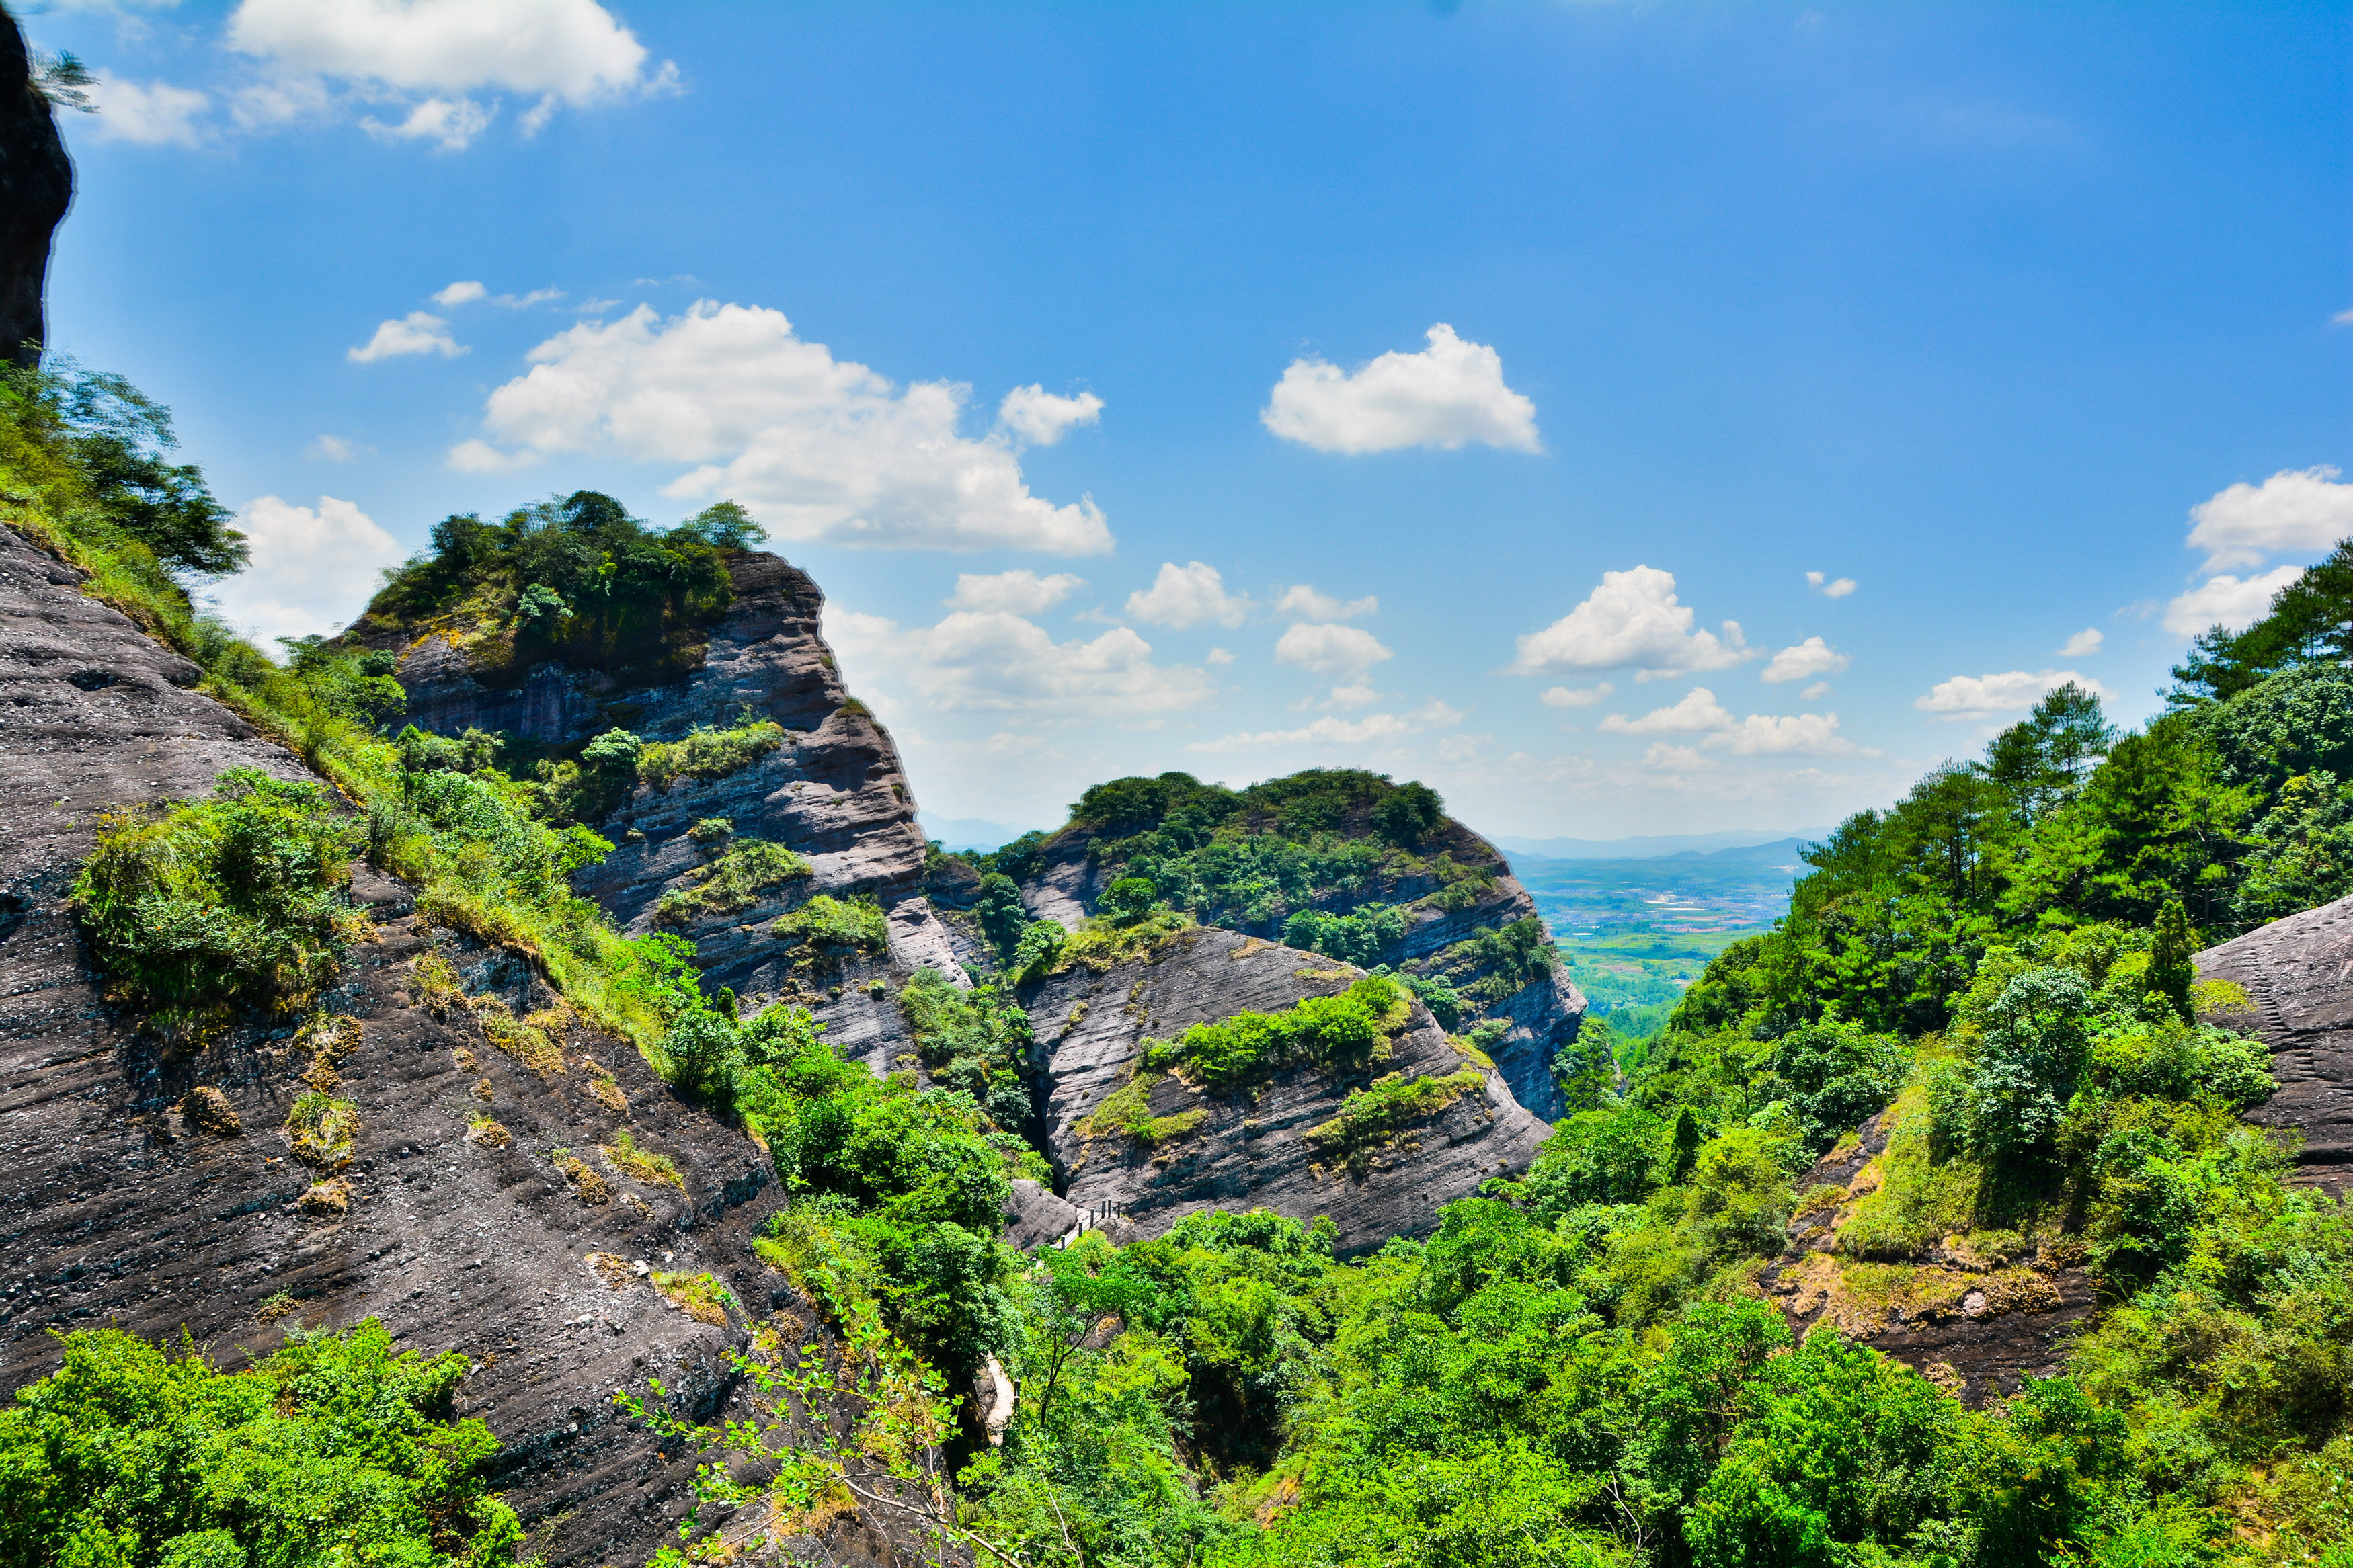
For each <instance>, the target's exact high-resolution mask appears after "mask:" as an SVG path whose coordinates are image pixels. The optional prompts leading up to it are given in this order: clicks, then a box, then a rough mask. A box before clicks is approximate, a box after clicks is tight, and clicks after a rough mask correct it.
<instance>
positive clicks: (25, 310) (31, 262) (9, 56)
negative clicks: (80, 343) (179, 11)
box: [0, 10, 73, 364]
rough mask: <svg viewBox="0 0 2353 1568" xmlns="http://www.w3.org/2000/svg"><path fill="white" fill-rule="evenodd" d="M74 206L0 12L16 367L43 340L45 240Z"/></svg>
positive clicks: (2, 227) (4, 298)
mask: <svg viewBox="0 0 2353 1568" xmlns="http://www.w3.org/2000/svg"><path fill="white" fill-rule="evenodd" d="M72 200H73V164H72V163H71V162H70V161H69V159H68V158H67V157H66V148H65V143H64V142H63V141H61V140H59V138H58V123H57V114H56V111H55V110H52V109H51V108H50V107H49V100H48V99H47V97H45V96H44V95H43V94H42V92H41V90H40V89H38V88H37V87H36V86H34V84H33V73H32V61H31V59H30V58H29V57H28V56H27V54H26V48H25V35H24V34H23V33H22V32H20V31H18V29H17V26H16V18H15V17H13V16H9V15H8V13H7V12H6V11H5V10H0V354H5V356H7V357H8V358H10V359H13V360H15V361H16V363H19V364H34V363H38V360H39V355H38V353H37V352H35V351H32V350H28V349H27V348H26V346H25V345H26V343H27V342H32V343H45V342H47V341H48V324H47V321H46V319H45V317H44V315H43V309H42V300H43V291H44V289H45V288H46V287H47V281H48V274H49V237H50V235H51V234H53V233H54V232H55V231H56V229H57V226H58V224H59V223H61V222H63V221H64V219H65V216H66V207H67V205H69V204H70V203H71V202H72Z"/></svg>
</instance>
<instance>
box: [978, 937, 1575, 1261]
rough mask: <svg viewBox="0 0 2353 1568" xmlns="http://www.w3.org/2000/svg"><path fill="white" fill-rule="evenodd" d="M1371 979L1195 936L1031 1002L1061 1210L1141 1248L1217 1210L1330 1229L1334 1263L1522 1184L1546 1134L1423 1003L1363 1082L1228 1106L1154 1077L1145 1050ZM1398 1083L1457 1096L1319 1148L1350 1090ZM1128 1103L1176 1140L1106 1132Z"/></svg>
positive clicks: (1360, 1077)
mask: <svg viewBox="0 0 2353 1568" xmlns="http://www.w3.org/2000/svg"><path fill="white" fill-rule="evenodd" d="M1362 974H1363V972H1362V971H1361V970H1356V969H1353V968H1350V967H1349V966H1348V965H1346V964H1343V963H1335V962H1334V961H1333V960H1331V959H1329V958H1324V957H1320V956H1318V955H1316V954H1314V953H1310V952H1299V951H1298V950H1297V949H1295V948H1288V947H1284V946H1282V945H1281V944H1280V943H1276V942H1267V941H1264V940H1263V939H1261V938H1258V937H1252V936H1246V935H1243V934H1242V933H1240V932H1238V931H1220V930H1218V929H1216V928H1214V927H1200V926H1197V927H1193V928H1190V929H1188V930H1186V931H1180V932H1178V933H1177V934H1176V936H1174V937H1172V938H1170V939H1169V940H1168V941H1167V942H1166V943H1165V944H1164V945H1162V946H1161V947H1160V948H1159V949H1158V950H1157V951H1156V952H1154V953H1153V954H1152V955H1151V956H1149V957H1147V958H1142V959H1137V960H1133V961H1131V962H1128V963H1120V964H1115V965H1113V966H1112V967H1110V968H1107V969H1105V970H1103V971H1101V972H1097V971H1094V970H1091V969H1088V968H1086V967H1084V966H1080V967H1076V968H1073V969H1071V971H1070V972H1068V973H1064V974H1060V975H1056V976H1053V977H1051V978H1050V979H1048V980H1046V981H1044V982H1041V983H1039V984H1037V985H1036V986H1035V987H1034V988H1031V987H1025V988H1024V990H1023V993H1022V999H1023V1001H1024V1003H1025V1004H1026V1005H1027V1006H1028V1008H1029V1016H1030V1024H1031V1027H1032V1029H1033V1030H1034V1031H1035V1033H1036V1035H1037V1037H1038V1040H1039V1051H1040V1052H1041V1054H1042V1055H1043V1057H1044V1058H1045V1064H1046V1073H1045V1081H1046V1083H1047V1085H1048V1086H1049V1087H1048V1089H1047V1104H1046V1107H1045V1118H1044V1120H1045V1123H1046V1127H1047V1131H1048V1138H1049V1140H1050V1144H1051V1148H1052V1152H1053V1158H1054V1163H1055V1165H1056V1167H1057V1171H1058V1173H1060V1175H1062V1176H1063V1177H1064V1181H1065V1185H1064V1194H1063V1195H1064V1196H1065V1198H1066V1199H1067V1200H1068V1201H1069V1202H1070V1203H1071V1204H1073V1205H1077V1206H1078V1207H1079V1208H1080V1209H1081V1210H1082V1211H1087V1210H1093V1209H1096V1208H1103V1207H1107V1208H1109V1209H1111V1210H1113V1211H1115V1212H1117V1213H1119V1214H1121V1215H1124V1216H1125V1217H1126V1218H1127V1219H1128V1220H1129V1221H1130V1222H1131V1223H1132V1224H1134V1226H1136V1227H1137V1228H1138V1229H1139V1231H1140V1232H1141V1233H1142V1234H1145V1235H1156V1234H1158V1233H1159V1232H1161V1231H1164V1230H1166V1229H1167V1228H1168V1226H1171V1225H1174V1224H1175V1223H1176V1221H1177V1220H1178V1219H1179V1218H1181V1217H1182V1216H1183V1215H1187V1214H1190V1213H1194V1212H1196V1211H1198V1210H1203V1209H1210V1208H1224V1209H1230V1210H1242V1209H1249V1208H1257V1207H1265V1208H1270V1209H1272V1210H1274V1211H1275V1212H1276V1213H1278V1214H1282V1215H1290V1216H1292V1217H1293V1218H1295V1219H1301V1220H1310V1219H1314V1218H1315V1217H1317V1216H1319V1215H1325V1216H1329V1217H1330V1218H1331V1219H1332V1220H1333V1222H1334V1223H1335V1225H1336V1226H1338V1227H1339V1234H1338V1236H1337V1237H1335V1245H1336V1246H1337V1247H1339V1249H1340V1250H1342V1251H1343V1252H1357V1251H1364V1250H1366V1249H1368V1248H1371V1247H1378V1246H1379V1245H1381V1243H1383V1242H1385V1241H1387V1240H1388V1238H1389V1237H1393V1236H1414V1235H1419V1234H1421V1233H1423V1232H1425V1231H1427V1230H1429V1229H1430V1228H1431V1227H1432V1226H1435V1225H1436V1224H1437V1220H1438V1209H1439V1206H1440V1205H1443V1204H1448V1203H1451V1202H1453V1201H1454V1200H1455V1199H1457V1198H1461V1197H1468V1196H1470V1195H1472V1194H1474V1193H1476V1192H1477V1191H1478V1190H1479V1187H1480V1185H1481V1184H1482V1183H1483V1182H1485V1181H1486V1180H1487V1179H1488V1178H1489V1177H1491V1176H1496V1175H1502V1174H1505V1173H1513V1172H1517V1171H1521V1170H1525V1168H1526V1166H1527V1164H1528V1162H1529V1161H1530V1160H1532V1159H1533V1158H1535V1151H1536V1148H1537V1145H1539V1144H1540V1143H1542V1142H1544V1139H1545V1137H1546V1133H1547V1132H1548V1131H1550V1130H1549V1129H1548V1128H1547V1127H1546V1125H1545V1124H1544V1123H1543V1122H1541V1121H1537V1120H1536V1119H1535V1116H1533V1115H1531V1114H1530V1113H1529V1112H1528V1111H1527V1110H1525V1108H1523V1107H1522V1106H1521V1104H1520V1103H1519V1101H1518V1100H1515V1099H1514V1097H1513V1095H1512V1092H1511V1090H1510V1089H1509V1088H1508V1087H1507V1086H1506V1085H1505V1084H1504V1080H1503V1078H1502V1075H1501V1074H1500V1073H1498V1072H1497V1071H1496V1070H1495V1069H1494V1068H1493V1067H1492V1066H1491V1065H1488V1064H1486V1063H1484V1062H1481V1061H1478V1060H1476V1059H1475V1058H1473V1057H1472V1056H1471V1055H1468V1054H1466V1053H1465V1051H1464V1050H1463V1049H1462V1048H1461V1047H1459V1046H1458V1045H1457V1044H1455V1043H1454V1042H1451V1041H1450V1040H1449V1039H1448V1038H1447V1036H1446V1034H1445V1032H1444V1031H1443V1030H1441V1029H1440V1027H1439V1026H1438V1025H1437V1022H1436V1021H1435V1020H1434V1019H1432V1018H1431V1017H1430V1014H1429V1011H1428V1009H1426V1008H1424V1007H1423V1006H1421V1005H1420V1004H1419V1003H1416V1004H1414V1005H1413V1006H1412V1008H1411V1011H1410V1014H1409V1021H1408V1023H1407V1025H1406V1026H1405V1027H1404V1028H1403V1029H1402V1030H1401V1031H1400V1032H1399V1033H1398V1035H1396V1036H1395V1037H1393V1038H1392V1039H1391V1040H1390V1041H1389V1042H1388V1045H1387V1047H1385V1048H1384V1049H1383V1050H1382V1051H1381V1052H1380V1053H1379V1055H1378V1057H1377V1059H1376V1060H1374V1061H1372V1062H1369V1063H1367V1064H1366V1066H1365V1067H1363V1068H1361V1069H1358V1070H1356V1071H1353V1072H1340V1071H1328V1070H1324V1069H1320V1068H1310V1069H1302V1070H1297V1071H1293V1072H1290V1073H1286V1074H1283V1075H1281V1076H1278V1077H1277V1078H1275V1079H1273V1081H1271V1082H1270V1083H1267V1084H1265V1085H1264V1086H1262V1087H1261V1088H1259V1089H1256V1090H1255V1091H1253V1092H1250V1093H1236V1094H1229V1095H1220V1094H1217V1093H1212V1092H1206V1091H1204V1090H1202V1089H1198V1088H1196V1087H1194V1086H1192V1085H1190V1084H1188V1083H1187V1081H1186V1080H1185V1079H1184V1078H1183V1077H1182V1076H1181V1075H1179V1074H1176V1073H1165V1072H1164V1073H1155V1072H1151V1071H1149V1070H1148V1069H1147V1068H1146V1067H1145V1059H1144V1058H1145V1041H1146V1040H1147V1039H1153V1038H1157V1039H1174V1038H1176V1037H1179V1036H1181V1035H1182V1034H1183V1032H1184V1031H1185V1030H1186V1029H1187V1028H1189V1027H1190V1026H1193V1025H1195V1024H1202V1023H1209V1022H1213V1021H1215V1020H1218V1019H1220V1018H1226V1017H1230V1016H1233V1015H1234V1014H1236V1013H1239V1012H1243V1011H1253V1012H1277V1011H1280V1010H1282V1009H1283V1008H1286V1007H1290V1006H1293V1005H1295V1004H1297V1003H1298V1002H1299V1001H1300V1000H1301V999H1303V998H1304V997H1308V996H1329V995H1333V994H1337V993H1339V992H1342V991H1345V990H1346V989H1347V988H1348V987H1349V985H1350V984H1353V983H1354V982H1355V981H1356V980H1358V979H1359V978H1361V977H1362ZM1391 1074H1394V1075H1397V1077H1398V1079H1400V1080H1413V1079H1451V1080H1455V1081H1454V1083H1453V1084H1452V1086H1451V1089H1449V1090H1441V1091H1438V1092H1437V1093H1436V1094H1434V1095H1433V1098H1434V1099H1442V1100H1443V1103H1442V1104H1440V1105H1437V1106H1435V1107H1434V1108H1433V1109H1431V1110H1430V1111H1429V1112H1428V1113H1427V1114H1424V1115H1419V1116H1417V1117H1415V1118H1414V1119H1412V1120H1411V1121H1409V1122H1406V1123H1403V1124H1400V1125H1398V1126H1394V1127H1388V1128H1384V1129H1381V1130H1379V1131H1377V1132H1375V1133H1374V1134H1372V1135H1370V1136H1368V1137H1367V1138H1366V1139H1365V1140H1363V1141H1361V1142H1359V1143H1358V1145H1357V1146H1356V1147H1353V1148H1350V1147H1346V1146H1345V1145H1343V1144H1342V1143H1340V1142H1327V1143H1324V1144H1319V1142H1317V1141H1316V1140H1314V1139H1311V1138H1310V1137H1309V1136H1308V1134H1309V1133H1310V1131H1312V1130H1314V1129H1316V1128H1320V1127H1324V1126H1327V1125H1328V1124H1330V1123H1332V1122H1333V1121H1334V1119H1335V1117H1337V1116H1338V1115H1339V1114H1340V1111H1341V1108H1342V1105H1343V1104H1344V1102H1345V1100H1346V1098H1347V1095H1348V1093H1349V1091H1350V1090H1352V1089H1360V1088H1363V1087H1364V1086H1366V1084H1368V1083H1370V1082H1371V1081H1372V1080H1373V1079H1375V1078H1376V1077H1377V1076H1386V1075H1391ZM1466 1074H1467V1075H1468V1079H1467V1085H1466V1083H1465V1082H1464V1081H1463V1078H1462V1075H1466ZM1139 1079H1140V1081H1139ZM1124 1092H1126V1093H1131V1094H1133V1095H1140V1096H1141V1097H1142V1098H1143V1100H1145V1106H1144V1107H1143V1109H1145V1110H1148V1111H1149V1113H1150V1116H1151V1117H1152V1118H1153V1119H1154V1120H1155V1124H1156V1127H1157V1128H1158V1129H1165V1130H1166V1131H1162V1132H1160V1133H1159V1135H1157V1136H1155V1137H1153V1138H1152V1139H1150V1140H1144V1139H1139V1138H1137V1137H1134V1136H1132V1135H1130V1134H1129V1133H1126V1132H1124V1131H1119V1130H1117V1129H1115V1128H1112V1127H1107V1126H1100V1125H1098V1123H1099V1122H1100V1121H1101V1120H1102V1119H1101V1118H1099V1116H1098V1113H1099V1112H1101V1111H1102V1110H1103V1104H1104V1101H1105V1100H1109V1099H1110V1098H1111V1097H1112V1096H1113V1095H1114V1094H1119V1093H1124Z"/></svg>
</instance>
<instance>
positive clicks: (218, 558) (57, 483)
mask: <svg viewBox="0 0 2353 1568" xmlns="http://www.w3.org/2000/svg"><path fill="white" fill-rule="evenodd" d="M15 352H16V345H15V344H13V343H12V344H10V345H8V356H7V357H9V358H13V357H14V355H15ZM177 445H178V442H177V440H176V439H175V438H174V436H173V434H172V416H171V414H170V413H169V411H167V410H166V409H164V407H163V405H160V404H158V403H155V402H154V401H153V400H152V399H150V398H149V397H147V396H146V395H144V394H143V393H142V392H140V390H139V389H138V388H137V387H134V386H132V384H130V383H129V382H128V381H125V380H124V379H123V378H122V377H121V376H119V375H111V374H100V373H97V372H91V371H86V370H83V369H82V368H81V367H80V366H79V365H78V364H76V363H74V362H73V361H72V360H71V359H69V358H66V357H64V356H61V355H56V354H52V355H50V356H49V358H48V363H47V364H46V365H42V366H38V367H32V366H25V365H18V364H13V363H11V364H5V365H0V464H5V466H6V467H7V468H9V469H10V470H12V471H13V473H14V475H15V477H16V478H17V479H20V480H28V481H30V482H32V483H33V484H35V485H37V486H38V487H39V489H40V490H41V491H42V492H43V500H45V501H47V504H48V506H49V509H50V510H52V512H53V513H55V514H59V515H63V514H66V513H73V514H75V515H76V524H77V526H78V528H79V530H80V531H84V532H86V533H95V534H97V535H98V536H99V538H100V540H102V541H111V540H120V541H122V542H129V543H133V544H136V545H138V546H139V547H141V548H142V549H143V550H144V551H146V552H149V553H150V554H151V555H152V558H153V560H154V561H155V562H157V563H160V564H161V565H162V566H163V567H164V569H165V570H166V571H169V572H174V573H179V574H185V575H186V576H189V577H196V578H204V577H219V576H225V575H227V574H229V573H232V572H236V571H237V570H239V569H241V568H242V567H243V566H244V565H245V563H246V562H247V560H248V557H249V555H250V553H251V551H250V547H249V546H248V545H247V543H246V542H245V535H243V534H241V533H239V532H238V531H237V530H236V529H234V528H231V527H230V526H229V522H230V521H231V520H230V515H229V511H228V509H227V507H224V506H222V505H221V504H220V503H219V502H218V501H217V500H214V499H213V493H212V491H211V489H209V488H208V487H206V484H205V477H204V474H203V473H202V471H201V470H199V469H198V468H195V465H193V464H174V463H171V462H169V461H167V460H166V459H165V458H164V454H165V453H166V452H168V451H170V450H171V449H172V448H173V447H175V446H177Z"/></svg>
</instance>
